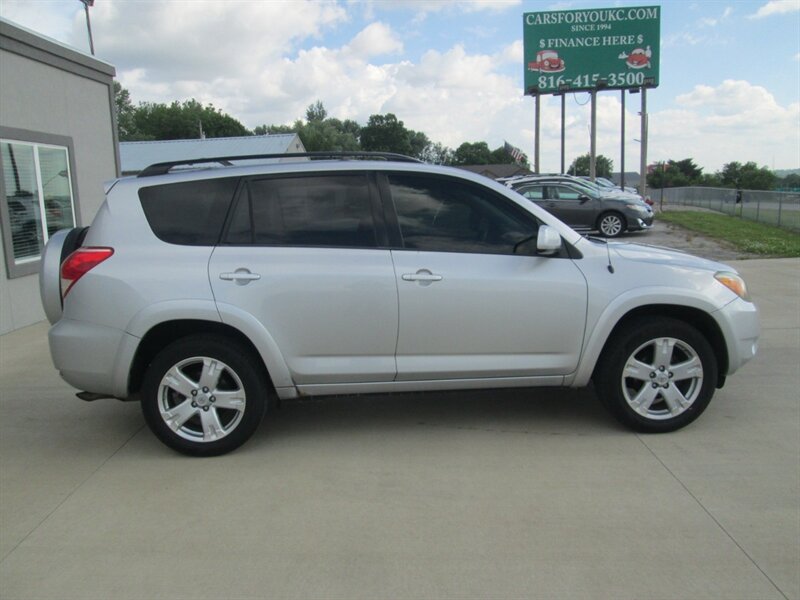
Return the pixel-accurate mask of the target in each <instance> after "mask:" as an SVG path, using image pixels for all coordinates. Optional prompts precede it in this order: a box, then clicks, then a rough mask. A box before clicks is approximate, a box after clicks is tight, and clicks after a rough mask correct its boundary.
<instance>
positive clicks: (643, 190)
mask: <svg viewBox="0 0 800 600" xmlns="http://www.w3.org/2000/svg"><path fill="white" fill-rule="evenodd" d="M641 115H642V144H641V145H642V154H641V157H642V158H641V164H640V165H639V171H640V172H641V180H640V181H639V193H640V194H641V195H642V198H644V197H645V196H646V194H647V87H645V86H642V112H641Z"/></svg>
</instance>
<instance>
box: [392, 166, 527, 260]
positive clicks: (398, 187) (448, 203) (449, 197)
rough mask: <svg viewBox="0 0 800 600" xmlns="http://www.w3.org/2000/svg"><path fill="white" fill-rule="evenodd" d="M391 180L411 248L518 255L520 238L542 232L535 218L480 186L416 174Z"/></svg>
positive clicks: (395, 201)
mask: <svg viewBox="0 0 800 600" xmlns="http://www.w3.org/2000/svg"><path fill="white" fill-rule="evenodd" d="M388 179H389V186H390V189H391V192H392V198H393V200H394V204H395V208H396V210H397V219H398V222H399V224H400V232H401V234H402V236H403V246H404V247H405V248H410V249H416V250H433V251H440V252H473V253H480V254H513V253H514V246H515V245H516V244H517V243H518V242H520V241H522V240H524V239H526V238H529V237H530V236H532V235H534V234H535V233H536V224H535V221H534V219H533V217H528V216H527V215H525V213H524V211H522V210H521V209H516V208H515V207H514V206H513V205H512V204H511V203H508V202H504V201H503V199H502V198H501V197H499V196H496V195H494V194H492V193H491V192H489V191H487V190H484V189H482V188H481V187H480V186H478V185H470V184H467V183H463V182H460V181H457V180H454V179H445V178H439V177H436V178H434V177H420V176H413V175H398V174H389V175H388Z"/></svg>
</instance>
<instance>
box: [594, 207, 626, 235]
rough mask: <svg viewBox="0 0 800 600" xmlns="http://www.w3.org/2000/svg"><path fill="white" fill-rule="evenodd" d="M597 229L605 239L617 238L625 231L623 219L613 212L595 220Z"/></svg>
mask: <svg viewBox="0 0 800 600" xmlns="http://www.w3.org/2000/svg"><path fill="white" fill-rule="evenodd" d="M597 229H598V231H600V233H602V234H603V235H604V236H606V237H610V238H613V237H617V236H618V235H620V234H621V233H622V232H624V231H625V218H624V217H623V216H622V215H621V214H619V213H615V212H607V213H603V214H602V215H600V218H599V219H597Z"/></svg>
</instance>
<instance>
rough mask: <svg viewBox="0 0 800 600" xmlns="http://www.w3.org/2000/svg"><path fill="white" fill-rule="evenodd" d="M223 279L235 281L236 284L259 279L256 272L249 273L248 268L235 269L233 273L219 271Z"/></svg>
mask: <svg viewBox="0 0 800 600" xmlns="http://www.w3.org/2000/svg"><path fill="white" fill-rule="evenodd" d="M219 278H220V279H222V280H223V281H235V282H236V284H237V285H247V284H248V283H250V282H251V281H256V280H258V279H261V275H259V274H258V273H251V272H250V270H249V269H236V271H234V272H233V273H220V274H219Z"/></svg>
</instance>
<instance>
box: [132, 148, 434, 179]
mask: <svg viewBox="0 0 800 600" xmlns="http://www.w3.org/2000/svg"><path fill="white" fill-rule="evenodd" d="M268 158H309V159H311V160H320V159H335V158H341V159H345V158H348V159H355V158H360V159H371V160H374V159H380V160H387V161H389V160H391V161H395V162H414V163H419V162H422V161H421V160H417V159H416V158H411V157H410V156H405V155H404V154H394V153H392V152H338V151H336V152H287V153H284V154H243V155H239V156H215V157H209V158H192V159H187V160H172V161H169V162H160V163H155V164H152V165H150V166H149V167H145V168H144V169H143V170H142V171H141V172H140V173H139V175H137V177H153V176H155V175H166V174H167V173H169V172H170V170H171V169H172V168H173V167H180V166H184V165H196V164H203V163H217V164H220V165H223V166H226V167H230V166H232V161H235V160H260V159H268Z"/></svg>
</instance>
